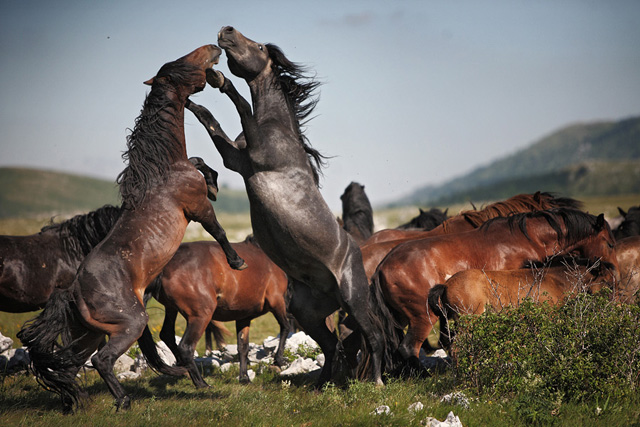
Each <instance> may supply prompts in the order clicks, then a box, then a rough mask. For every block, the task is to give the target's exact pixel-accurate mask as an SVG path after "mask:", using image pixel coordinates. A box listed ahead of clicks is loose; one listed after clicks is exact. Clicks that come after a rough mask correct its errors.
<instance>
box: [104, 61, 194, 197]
mask: <svg viewBox="0 0 640 427" xmlns="http://www.w3.org/2000/svg"><path fill="white" fill-rule="evenodd" d="M196 72H198V68H197V67H194V66H192V65H189V64H185V63H182V62H170V63H167V64H165V65H164V66H163V67H162V68H161V69H160V71H159V72H158V74H157V75H156V77H154V83H153V87H152V89H151V92H150V93H149V95H147V98H146V99H145V100H144V104H143V106H142V111H141V112H140V115H139V116H138V118H136V120H135V126H134V129H133V131H131V134H129V135H128V136H127V151H125V152H124V153H122V158H123V159H124V161H125V162H127V163H128V165H127V167H126V168H125V169H124V170H123V171H122V172H120V174H119V175H118V178H117V180H116V182H117V183H118V184H119V185H120V197H121V198H122V206H123V207H124V208H127V209H135V208H136V207H137V206H139V205H140V203H142V201H143V200H144V198H145V195H146V193H147V191H149V189H151V187H153V185H154V184H157V183H164V182H166V179H167V172H168V171H169V167H170V165H171V164H172V163H173V162H175V161H176V160H178V159H181V158H182V157H184V155H185V154H184V148H183V147H182V143H181V141H180V140H178V136H179V135H176V134H175V126H176V122H175V120H173V119H174V117H175V115H176V113H177V109H176V105H175V101H174V100H172V99H170V98H169V96H168V92H170V91H172V90H174V89H173V87H174V85H175V84H181V82H183V81H189V79H191V80H193V77H190V76H193V74H194V73H196ZM168 77H169V78H168ZM172 82H173V83H172Z"/></svg>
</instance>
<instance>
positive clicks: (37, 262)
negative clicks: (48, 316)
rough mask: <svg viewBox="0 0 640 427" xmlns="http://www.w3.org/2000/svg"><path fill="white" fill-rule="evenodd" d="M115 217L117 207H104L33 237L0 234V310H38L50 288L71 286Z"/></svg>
mask: <svg viewBox="0 0 640 427" xmlns="http://www.w3.org/2000/svg"><path fill="white" fill-rule="evenodd" d="M118 218H120V208H117V207H114V206H110V205H105V206H103V207H101V208H100V209H96V210H95V211H92V212H89V213H87V214H82V215H76V216H74V217H73V218H71V219H69V220H67V221H64V222H61V223H58V224H51V225H47V226H45V227H43V228H42V230H40V232H39V233H36V234H32V235H29V236H0V311H7V312H10V313H24V312H27V311H35V310H38V309H41V308H42V307H44V305H45V304H46V302H47V301H48V300H49V297H50V296H51V294H52V293H53V291H54V290H55V289H66V288H68V287H69V286H71V283H72V282H73V279H74V277H75V275H76V271H78V266H80V263H81V262H82V260H83V259H84V258H85V257H86V256H87V255H88V254H89V252H91V250H92V249H93V248H94V247H95V246H96V245H97V244H98V243H100V241H101V240H102V239H104V238H105V236H106V235H107V233H109V231H110V230H111V227H113V225H114V224H115V223H116V221H117V220H118Z"/></svg>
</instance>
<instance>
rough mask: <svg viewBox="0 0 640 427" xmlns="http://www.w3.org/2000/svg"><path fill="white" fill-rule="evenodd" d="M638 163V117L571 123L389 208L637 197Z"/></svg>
mask: <svg viewBox="0 0 640 427" xmlns="http://www.w3.org/2000/svg"><path fill="white" fill-rule="evenodd" d="M639 165H640V117H635V118H630V119H625V120H620V121H616V122H597V123H588V124H576V125H572V126H568V127H566V128H563V129H561V130H559V131H557V132H554V133H552V134H550V135H549V136H547V137H544V138H542V139H541V140H539V141H537V142H535V143H534V144H532V145H531V146H529V147H528V148H525V149H523V150H520V151H518V152H516V153H514V154H512V155H509V156H506V157H504V158H502V159H499V160H496V161H494V162H492V163H491V164H489V165H487V166H483V167H480V168H477V169H476V170H474V171H472V172H471V173H469V174H467V175H464V176H461V177H458V178H455V179H453V180H451V181H449V182H447V183H445V184H443V185H441V186H425V187H423V188H421V189H419V190H417V191H415V192H414V193H413V194H412V195H410V196H409V197H407V198H404V199H402V200H399V201H398V202H396V203H394V205H396V204H397V205H403V204H419V205H428V204H434V203H440V202H442V201H447V202H459V201H462V200H465V199H466V200H469V198H472V199H473V200H483V199H484V198H485V197H488V199H498V198H500V197H503V196H504V195H505V194H508V195H513V194H516V193H521V192H529V191H531V190H530V189H533V191H536V190H546V191H558V192H560V193H562V194H567V195H574V196H577V195H583V196H585V195H590V196H591V195H607V194H629V192H632V193H634V192H635V193H640V189H639V186H640V183H639V182H638V178H637V177H638V167H639ZM625 174H630V175H627V176H625ZM633 177H635V178H633ZM634 179H635V181H634ZM623 182H624V184H623Z"/></svg>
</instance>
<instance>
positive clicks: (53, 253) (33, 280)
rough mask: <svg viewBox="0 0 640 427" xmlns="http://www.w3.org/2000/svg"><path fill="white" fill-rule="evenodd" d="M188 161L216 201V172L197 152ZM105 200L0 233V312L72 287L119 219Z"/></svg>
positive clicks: (37, 305) (39, 303)
mask: <svg viewBox="0 0 640 427" xmlns="http://www.w3.org/2000/svg"><path fill="white" fill-rule="evenodd" d="M189 161H190V162H191V163H192V164H193V165H194V166H195V167H196V169H198V170H199V171H200V172H201V173H202V174H203V175H204V177H205V180H206V182H207V186H208V189H209V197H210V198H211V199H212V200H215V197H216V194H217V191H218V183H217V178H218V173H217V172H216V171H215V170H213V169H211V168H210V167H209V166H207V165H206V164H205V163H204V161H203V160H202V159H201V158H199V157H191V158H190V159H189ZM120 212H121V209H120V208H119V207H114V206H110V205H105V206H103V207H101V208H99V209H96V210H95V211H92V212H89V213H87V214H81V215H76V216H74V217H73V218H71V219H68V220H66V221H64V222H61V223H57V224H51V225H47V226H45V227H43V228H42V229H41V230H40V232H39V233H36V234H32V235H29V236H0V311H6V312H9V313H24V312H28V311H35V310H38V309H41V308H43V307H44V305H45V304H46V302H47V301H48V300H49V297H50V296H51V293H52V292H53V291H54V290H55V289H66V288H68V287H69V286H71V283H72V282H73V279H74V278H75V275H76V272H77V271H78V267H79V266H80V263H81V262H82V260H84V258H85V257H86V256H87V255H88V254H89V252H91V250H92V249H93V248H94V247H95V246H96V245H97V244H98V243H100V241H102V239H104V238H105V237H106V236H107V234H108V233H109V231H111V228H112V227H113V225H114V224H115V223H116V221H117V220H118V218H120Z"/></svg>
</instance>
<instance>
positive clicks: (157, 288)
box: [138, 236, 289, 388]
mask: <svg viewBox="0 0 640 427" xmlns="http://www.w3.org/2000/svg"><path fill="white" fill-rule="evenodd" d="M231 246H232V247H233V248H234V249H235V251H236V252H237V253H238V255H240V256H241V257H242V259H244V260H245V261H246V262H247V263H248V264H249V265H250V266H251V268H248V269H246V270H242V271H238V270H233V269H231V268H230V267H229V266H228V265H227V263H226V261H225V255H224V252H223V251H222V248H221V247H220V245H219V244H218V243H215V242H210V241H200V242H190V243H183V244H181V245H180V247H179V248H178V251H177V252H176V254H175V255H174V256H173V258H172V259H171V261H169V263H168V264H167V265H166V267H165V268H164V270H162V273H160V275H159V276H158V277H157V278H156V279H155V280H154V281H153V283H152V284H151V285H150V286H149V287H148V288H147V290H146V293H147V295H148V296H153V297H154V298H155V299H156V300H158V301H159V302H160V303H161V304H162V305H164V307H165V317H164V323H163V324H162V330H161V331H160V338H161V339H162V341H164V342H165V344H167V346H168V347H169V348H170V349H171V351H172V352H173V354H174V355H175V356H176V361H177V363H176V365H177V366H178V367H179V368H181V369H178V370H176V369H167V365H165V364H164V363H163V362H162V361H161V359H160V358H159V357H158V356H157V350H156V346H155V343H154V342H153V338H152V336H151V332H150V331H149V328H148V327H146V328H145V330H144V332H143V334H142V336H141V337H140V339H139V340H138V343H139V345H140V349H141V350H142V353H143V354H144V355H145V357H147V360H148V361H149V362H150V365H151V366H152V367H153V368H154V369H156V370H158V371H159V372H162V373H168V374H170V375H184V374H185V373H187V372H188V373H189V376H190V377H191V380H192V381H193V384H194V385H195V386H196V387H198V388H199V387H207V383H206V382H205V381H204V379H203V378H202V375H200V372H199V371H198V369H197V367H196V364H195V362H194V360H193V353H194V350H195V347H196V344H197V343H198V341H199V340H200V338H201V337H202V334H203V333H204V332H205V328H207V326H208V325H210V324H211V323H212V322H213V321H222V322H228V321H232V320H234V321H235V322H236V334H237V338H238V341H237V342H238V355H239V358H240V382H243V383H247V382H249V375H248V374H247V359H248V355H249V327H250V325H251V320H253V319H255V318H256V317H259V316H262V315H263V314H266V313H269V312H270V313H272V314H273V315H274V317H275V318H276V320H277V322H278V324H279V325H280V342H279V345H278V350H277V351H276V354H275V357H274V359H275V364H276V365H277V366H284V365H285V364H286V360H285V359H284V357H283V353H284V345H285V341H286V339H287V336H288V334H289V319H288V317H287V301H286V300H287V298H286V295H287V283H288V280H287V276H286V275H285V274H284V272H283V271H282V270H281V269H280V268H279V267H278V266H277V265H275V264H274V263H273V262H272V261H271V260H270V259H269V258H268V257H267V256H266V255H265V254H264V252H263V251H262V250H261V249H260V247H259V246H258V245H257V244H256V242H255V240H254V239H253V238H252V237H251V236H249V237H247V239H245V241H244V242H241V243H232V244H231ZM178 313H180V314H182V315H183V316H184V318H185V319H186V321H187V327H186V329H185V331H184V335H183V336H182V339H181V340H180V344H179V345H176V333H175V323H176V318H177V315H178Z"/></svg>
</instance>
